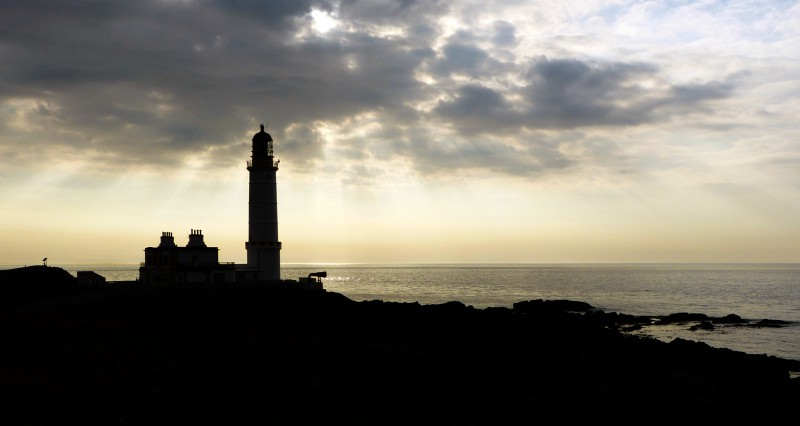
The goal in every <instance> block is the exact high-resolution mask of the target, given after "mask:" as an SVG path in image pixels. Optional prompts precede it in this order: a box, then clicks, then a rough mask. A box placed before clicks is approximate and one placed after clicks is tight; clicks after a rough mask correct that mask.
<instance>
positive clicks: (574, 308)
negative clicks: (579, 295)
mask: <svg viewBox="0 0 800 426" xmlns="http://www.w3.org/2000/svg"><path fill="white" fill-rule="evenodd" d="M513 306H514V313H515V314H535V313H553V312H587V311H590V310H592V309H594V308H593V307H592V305H590V304H588V303H586V302H579V301H574V300H542V299H536V300H526V301H522V302H517V303H514V305H513Z"/></svg>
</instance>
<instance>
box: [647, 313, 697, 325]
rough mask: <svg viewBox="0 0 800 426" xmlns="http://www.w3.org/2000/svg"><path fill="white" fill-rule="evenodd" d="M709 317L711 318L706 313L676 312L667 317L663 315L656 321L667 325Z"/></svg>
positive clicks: (657, 323) (658, 323)
mask: <svg viewBox="0 0 800 426" xmlns="http://www.w3.org/2000/svg"><path fill="white" fill-rule="evenodd" d="M708 319H709V318H708V315H706V314H698V313H687V312H678V313H674V314H669V315H667V316H665V317H661V318H660V319H659V320H658V321H656V322H655V324H656V325H665V324H675V323H684V322H690V321H706V320H708Z"/></svg>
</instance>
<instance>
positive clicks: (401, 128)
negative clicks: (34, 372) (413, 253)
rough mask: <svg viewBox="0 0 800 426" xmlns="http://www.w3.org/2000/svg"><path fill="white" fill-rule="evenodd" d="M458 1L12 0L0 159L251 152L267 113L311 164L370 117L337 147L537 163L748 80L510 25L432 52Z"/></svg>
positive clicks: (159, 160)
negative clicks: (52, 151) (586, 135)
mask: <svg viewBox="0 0 800 426" xmlns="http://www.w3.org/2000/svg"><path fill="white" fill-rule="evenodd" d="M312 9H316V10H328V11H336V13H337V16H338V18H339V20H340V25H339V26H338V27H336V28H334V29H333V30H332V31H331V32H330V33H328V34H325V35H324V36H320V35H319V34H315V33H313V32H309V31H308V27H309V25H310V17H309V12H310V11H311V10H312ZM450 12H451V11H450V10H449V2H436V1H424V2H423V1H419V2H418V1H412V0H405V1H389V0H386V1H377V2H376V1H359V0H345V1H341V2H325V1H297V0H282V1H245V0H238V1H221V0H220V1H156V0H154V1H149V2H146V1H142V2H101V1H76V2H46V1H17V2H14V1H6V2H4V3H3V6H2V9H0V55H2V57H3V65H2V66H0V103H2V104H3V105H5V106H6V107H4V108H3V109H0V130H2V135H3V136H2V138H3V140H2V145H4V146H5V152H4V153H3V157H2V158H16V157H18V156H16V154H17V153H18V152H21V151H23V150H25V149H28V148H29V147H30V145H31V144H41V145H47V146H63V147H67V148H74V149H76V150H85V151H86V152H93V153H95V155H97V156H98V158H101V159H102V161H106V162H108V163H109V165H117V164H120V163H123V164H126V165H128V166H144V167H146V166H151V165H157V164H169V163H172V162H176V161H180V160H181V159H182V158H184V157H185V156H187V155H192V154H196V153H198V152H204V151H206V150H209V149H214V152H215V155H216V156H218V158H219V160H218V161H221V162H223V163H225V162H239V161H241V160H242V152H245V151H246V149H247V148H246V147H247V145H248V144H247V142H248V141H247V140H246V138H244V137H243V136H245V132H251V131H255V130H257V125H258V124H259V123H260V122H262V121H265V120H268V121H269V123H270V124H271V127H270V130H271V131H272V133H273V134H274V135H275V136H276V137H277V138H278V139H279V140H281V148H280V150H281V155H282V157H283V158H286V159H290V160H291V159H296V160H297V161H301V158H302V161H313V160H314V159H319V158H322V155H323V150H322V149H321V144H322V138H321V136H320V134H319V133H318V132H317V130H316V127H315V123H321V122H328V123H344V122H346V121H347V120H349V119H351V118H353V117H355V116H358V115H359V114H363V113H372V114H373V115H374V116H375V117H376V120H379V121H380V125H381V129H382V132H383V133H382V134H380V135H379V136H380V137H376V138H374V139H370V140H367V141H364V140H361V141H354V140H350V139H347V140H336V141H332V143H333V144H336V146H337V148H339V149H340V150H343V151H346V150H349V151H350V152H356V151H357V152H360V153H361V154H360V155H363V156H364V157H365V158H377V159H390V158H392V157H396V156H401V157H402V156H413V157H414V158H415V159H418V160H419V161H416V162H415V164H417V165H418V167H419V170H420V171H421V172H423V173H429V172H434V171H437V170H438V171H441V170H452V169H460V168H474V167H485V168H491V169H494V170H496V171H498V172H500V173H507V174H512V175H534V174H538V173H541V172H543V171H546V170H548V169H561V168H564V167H567V166H568V165H569V164H571V162H572V161H573V159H570V158H567V157H566V156H565V155H564V154H563V153H561V151H560V150H559V142H558V140H559V139H558V138H557V137H553V136H552V132H554V131H558V130H563V129H582V128H586V129H589V128H594V127H609V126H637V125H644V124H650V123H657V122H659V121H662V120H667V119H671V118H674V117H679V116H683V115H686V114H692V113H696V112H698V111H702V107H704V106H705V105H706V104H707V103H708V102H710V101H714V100H718V99H722V98H725V97H728V96H730V95H731V94H732V91H733V90H734V87H733V85H732V84H730V83H727V82H725V81H722V80H720V81H717V82H710V83H702V84H695V85H687V86H678V85H672V84H669V83H668V82H666V81H664V79H663V78H662V77H661V76H660V75H659V70H658V68H657V67H655V66H653V65H651V64H646V63H625V62H593V61H589V60H585V59H580V58H547V57H545V56H537V52H530V53H531V56H530V57H527V58H523V57H519V56H518V55H515V53H514V52H512V50H511V49H512V48H513V47H514V46H515V44H516V43H517V42H518V31H517V30H516V29H515V28H514V26H513V25H511V24H510V23H508V22H504V21H497V22H495V23H494V24H493V25H492V26H491V27H490V28H488V29H486V30H485V31H483V30H480V29H475V30H471V29H463V30H461V31H458V32H456V33H454V34H452V35H450V36H448V38H447V39H446V40H444V41H445V43H444V45H443V47H442V48H441V49H439V50H434V49H433V47H432V46H436V44H435V43H434V41H436V40H437V39H438V38H439V37H440V36H442V34H440V31H441V30H440V28H439V27H438V25H437V23H436V20H437V18H439V17H440V16H442V15H443V14H447V13H450ZM387 27H392V28H393V29H394V30H395V31H393V32H391V34H392V35H391V36H385V35H381V34H382V33H381V31H382V30H383V29H386V28H387ZM397 30H402V31H397ZM420 76H425V79H424V80H425V82H423V81H421V80H420V78H419V77H420ZM652 82H657V83H658V84H655V85H654V84H651V83H652ZM654 87H655V88H654ZM423 104H424V105H433V107H420V106H419V105H423ZM20 120H21V121H22V122H24V123H26V125H27V126H31V127H33V129H34V131H33V132H31V133H28V132H29V130H26V129H25V127H24V126H22V127H21V126H20V124H19V123H20ZM441 132H444V134H446V135H447V136H446V137H443V136H442V133H441ZM548 135H550V136H548Z"/></svg>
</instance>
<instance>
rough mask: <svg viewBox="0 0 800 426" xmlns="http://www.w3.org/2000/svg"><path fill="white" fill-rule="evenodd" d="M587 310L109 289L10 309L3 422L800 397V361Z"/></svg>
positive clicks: (568, 407)
mask: <svg viewBox="0 0 800 426" xmlns="http://www.w3.org/2000/svg"><path fill="white" fill-rule="evenodd" d="M6 284H7V283H6ZM589 308H590V307H589V306H588V305H586V304H583V303H581V302H570V301H528V302H524V303H519V304H517V305H515V307H514V309H505V308H489V309H473V308H471V307H467V306H464V305H463V304H461V303H458V302H451V303H446V304H441V305H418V304H400V303H384V302H380V301H372V302H354V301H352V300H349V299H347V298H346V297H344V296H342V295H339V294H336V293H329V292H324V291H307V290H295V289H291V288H264V287H248V286H231V285H226V286H201V287H197V286H195V287H183V288H181V287H166V288H147V287H142V286H139V285H136V284H135V283H130V284H126V285H122V284H116V285H112V284H109V285H108V287H107V288H104V289H99V290H98V289H95V290H92V291H85V292H82V293H79V294H67V295H64V296H60V297H53V298H48V299H47V300H44V301H41V302H35V303H25V304H21V305H17V306H14V307H11V308H6V309H3V310H2V311H0V341H2V344H3V350H2V351H0V363H2V364H0V365H2V366H3V369H2V373H0V401H2V402H1V403H0V404H2V405H3V406H1V407H0V416H2V417H0V420H4V421H3V423H4V424H59V425H62V424H148V425H152V424H190V423H203V424H265V423H270V422H273V421H277V422H280V423H292V424H295V423H308V422H326V423H335V424H341V423H344V422H347V423H352V422H354V421H355V422H371V423H375V424H387V423H392V424H408V423H448V424H451V423H464V424H508V423H511V422H526V423H536V422H539V421H543V422H545V423H555V422H569V423H574V422H577V421H604V420H608V421H614V422H633V421H641V422H648V423H649V422H664V421H686V420H713V421H714V422H715V423H718V422H722V421H731V420H735V421H742V420H745V419H749V418H752V419H758V420H760V421H770V420H777V419H783V418H786V416H787V415H788V416H791V412H792V411H791V410H792V409H793V408H794V407H795V406H796V403H797V401H798V400H800V399H799V397H800V384H798V382H797V380H796V379H790V378H789V375H788V370H790V369H799V368H798V367H800V366H798V365H797V364H798V363H796V362H791V361H786V360H780V359H776V358H772V357H766V356H756V355H746V354H743V353H739V352H734V351H730V350H725V349H713V348H710V347H708V346H707V345H705V344H701V343H694V342H689V341H685V340H678V341H674V342H672V343H663V342H659V341H655V340H652V339H640V338H636V337H631V336H626V335H623V334H621V333H619V332H617V331H616V328H617V326H618V325H619V324H618V323H619V322H620V321H621V320H623V319H624V318H621V316H618V315H615V314H607V313H603V312H595V311H592V310H591V309H589Z"/></svg>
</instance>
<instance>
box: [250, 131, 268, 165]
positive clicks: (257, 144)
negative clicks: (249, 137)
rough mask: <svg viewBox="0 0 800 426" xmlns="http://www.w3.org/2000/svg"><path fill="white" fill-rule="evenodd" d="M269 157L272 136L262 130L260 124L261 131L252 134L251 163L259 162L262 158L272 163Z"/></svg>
mask: <svg viewBox="0 0 800 426" xmlns="http://www.w3.org/2000/svg"><path fill="white" fill-rule="evenodd" d="M270 157H272V136H270V134H269V133H267V132H266V131H265V130H264V125H263V124H262V125H261V131H260V132H258V133H256V134H255V135H253V163H254V164H256V163H260V162H261V161H262V160H264V161H268V163H269V165H272V160H271V158H270ZM264 164H266V163H264Z"/></svg>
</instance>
